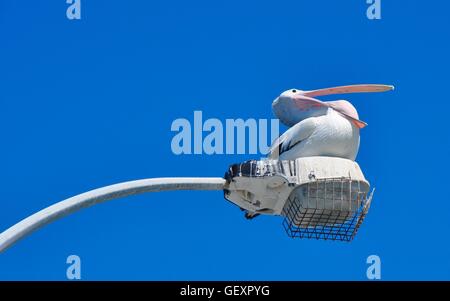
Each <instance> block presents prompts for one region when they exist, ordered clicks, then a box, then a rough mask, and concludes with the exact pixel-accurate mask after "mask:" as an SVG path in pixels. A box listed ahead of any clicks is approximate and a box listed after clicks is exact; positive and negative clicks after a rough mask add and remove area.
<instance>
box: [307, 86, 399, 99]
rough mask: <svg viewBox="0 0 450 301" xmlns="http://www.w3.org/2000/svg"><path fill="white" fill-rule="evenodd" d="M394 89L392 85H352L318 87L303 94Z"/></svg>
mask: <svg viewBox="0 0 450 301" xmlns="http://www.w3.org/2000/svg"><path fill="white" fill-rule="evenodd" d="M391 90H394V86H390V85H371V84H370V85H351V86H341V87H334V88H326V89H318V90H312V91H306V92H304V93H303V94H304V95H306V96H309V97H316V96H322V95H332V94H347V93H369V92H386V91H391Z"/></svg>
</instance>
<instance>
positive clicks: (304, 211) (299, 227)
mask: <svg viewBox="0 0 450 301" xmlns="http://www.w3.org/2000/svg"><path fill="white" fill-rule="evenodd" d="M369 189H370V187H369V185H368V183H367V182H364V181H359V180H354V179H351V178H350V177H340V178H325V179H313V180H312V181H310V182H308V183H305V184H302V185H300V186H299V187H297V188H296V189H295V190H294V191H293V192H292V193H291V195H290V196H289V198H288V200H287V201H286V204H285V205H284V207H283V211H282V215H283V216H285V218H284V220H283V226H284V228H285V230H286V232H287V234H288V235H289V236H290V237H292V238H313V239H314V238H315V239H323V240H340V241H351V240H352V239H353V238H354V236H355V235H356V233H357V231H358V229H359V227H360V226H361V223H362V222H363V220H364V217H365V216H366V214H367V212H368V210H369V207H370V204H371V201H372V196H373V191H372V193H370V195H369Z"/></svg>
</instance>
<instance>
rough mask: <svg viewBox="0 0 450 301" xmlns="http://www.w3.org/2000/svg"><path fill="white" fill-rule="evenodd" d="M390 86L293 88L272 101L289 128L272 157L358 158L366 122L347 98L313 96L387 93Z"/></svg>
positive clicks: (273, 149) (276, 144)
mask: <svg viewBox="0 0 450 301" xmlns="http://www.w3.org/2000/svg"><path fill="white" fill-rule="evenodd" d="M393 89H394V87H393V86H389V85H351V86H341V87H334V88H327V89H319V90H312V91H302V90H298V89H291V90H287V91H285V92H283V93H282V94H281V95H280V96H278V97H277V98H276V99H275V100H274V101H273V103H272V108H273V111H274V113H275V115H276V116H277V117H278V118H279V119H280V121H281V122H282V123H283V124H285V125H287V126H289V127H290V128H289V129H288V130H287V131H286V132H285V133H284V134H283V135H281V136H280V137H279V138H278V139H277V140H276V141H275V142H274V144H273V145H272V147H271V150H270V154H269V157H270V158H278V156H279V159H281V160H295V159H296V158H300V157H311V156H329V157H340V158H345V159H350V160H353V161H354V160H355V158H356V155H357V154H358V149H359V131H360V129H361V128H363V127H365V126H366V125H367V123H365V122H364V121H361V120H360V119H359V115H358V112H357V111H356V109H355V107H354V106H353V105H352V104H351V103H350V102H348V101H346V100H336V101H328V102H324V101H321V100H319V99H316V98H314V97H316V96H323V95H333V94H347V93H366V92H385V91H390V90H393Z"/></svg>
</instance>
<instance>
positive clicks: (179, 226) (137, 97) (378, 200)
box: [0, 0, 450, 280]
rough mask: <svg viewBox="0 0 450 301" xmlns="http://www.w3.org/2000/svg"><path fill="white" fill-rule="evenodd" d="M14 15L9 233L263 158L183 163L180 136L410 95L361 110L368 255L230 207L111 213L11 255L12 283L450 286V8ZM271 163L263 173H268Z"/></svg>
mask: <svg viewBox="0 0 450 301" xmlns="http://www.w3.org/2000/svg"><path fill="white" fill-rule="evenodd" d="M365 2H366V1H365V0H351V1H335V0H320V1H298V0H295V1H294V0H292V1H277V2H276V3H275V2H273V1H235V0H228V1H195V0H194V1H160V0H158V1H156V0H155V1H144V0H141V1H106V0H102V1H100V0H95V1H94V0H82V20H79V21H69V20H68V19H67V18H66V13H65V10H66V7H67V4H66V3H65V1H64V0H58V1H27V2H24V1H1V2H0V41H1V42H0V43H1V44H0V128H1V129H2V130H1V131H0V137H1V148H0V167H1V168H0V183H1V193H0V230H3V229H6V228H7V227H9V226H10V225H12V224H14V223H16V222H17V221H19V220H20V219H22V218H24V217H26V216H28V215H30V214H32V213H34V212H36V211H37V210H39V209H42V208H44V207H46V206H48V205H50V204H52V203H54V202H56V201H59V200H62V199H64V198H66V197H69V196H72V195H75V194H78V193H81V192H84V191H87V190H90V189H93V188H97V187H101V186H104V185H108V184H112V183H116V182H121V181H126V180H132V179H139V178H146V177H161V176H222V175H223V173H224V171H225V170H226V168H227V166H228V165H229V164H231V163H234V162H239V161H243V160H246V159H249V158H252V157H255V156H249V155H219V156H206V155H202V156H175V155H174V154H173V153H172V152H171V148H170V142H171V138H172V136H173V133H172V132H171V131H170V126H171V123H172V121H173V120H174V119H176V118H179V117H185V118H190V119H192V118H193V111H194V110H202V111H203V114H204V117H205V118H213V117H216V118H220V119H222V120H223V119H225V118H233V119H235V118H244V119H247V118H272V117H273V116H272V112H271V101H272V100H273V99H274V97H275V96H277V95H278V94H279V93H280V92H282V91H283V90H286V89H289V88H298V89H314V88H321V87H328V86H334V85H341V84H351V83H386V84H394V85H395V86H396V91H395V92H392V93H387V94H372V95H349V96H348V97H346V98H347V99H349V100H351V101H352V103H353V104H354V105H355V106H356V107H357V109H358V111H359V113H360V116H361V119H363V120H364V121H367V122H368V123H369V126H368V127H366V128H365V129H363V130H362V133H361V135H362V138H361V148H360V152H359V155H358V158H357V161H358V162H359V164H360V166H361V167H362V169H363V170H364V173H365V175H366V177H367V178H368V179H369V180H370V181H371V183H372V185H373V186H375V187H376V188H377V191H376V193H375V198H374V202H373V204H372V208H371V211H370V212H369V215H368V217H367V219H366V220H365V222H364V224H363V225H362V228H361V229H360V232H359V233H358V235H357V236H356V238H355V240H354V241H353V242H352V243H337V242H326V241H312V240H311V241H309V240H292V239H290V238H288V237H287V236H286V235H285V233H284V230H283V229H282V227H281V221H282V220H281V218H270V217H260V218H257V219H254V220H252V221H247V220H245V219H244V217H243V214H242V212H241V211H240V210H239V209H238V208H237V207H235V206H233V205H231V204H230V203H229V202H226V201H224V199H223V196H222V193H221V192H170V193H165V194H150V195H142V196H137V197H130V198H126V199H121V200H117V201H113V202H111V203H107V204H102V205H100V206H97V207H93V208H90V209H87V210H84V211H80V212H78V213H76V214H75V215H73V216H70V217H68V218H65V219H62V220H59V221H57V222H56V223H54V224H51V225H49V226H47V227H45V228H44V229H42V230H40V231H38V232H36V233H35V234H33V235H32V236H29V237H27V238H26V239H25V240H23V241H21V242H20V243H19V244H17V245H16V246H14V247H13V248H11V249H9V250H8V251H7V252H5V253H4V254H1V255H0V280H11V279H13V280H64V279H65V277H66V267H67V265H66V258H67V256H68V255H71V254H77V255H79V256H80V257H81V260H82V277H83V279H85V280H110V279H114V280H253V279H254V280H264V279H267V280H364V279H366V267H367V264H366V258H367V256H369V255H371V254H376V255H379V256H380V257H381V260H382V278H383V279H384V280H413V279H414V280H421V279H422V280H425V279H426V280H444V279H446V280H449V279H450V257H449V254H450V242H449V237H450V234H449V231H450V200H449V196H448V193H447V192H446V188H447V187H448V181H447V180H448V179H447V177H448V168H449V162H448V155H449V149H450V145H449V144H450V143H449V140H450V139H449V136H450V135H449V132H448V121H449V120H448V112H449V109H450V105H449V100H448V85H449V83H448V81H449V77H448V70H449V68H450V62H449V57H448V54H449V53H450V44H449V41H450V34H449V28H450V18H449V17H448V12H449V11H450V4H449V3H448V2H446V1H427V2H424V1H386V0H384V1H382V20H379V21H370V20H368V19H367V18H366V15H365V11H366V7H367V5H366V3H365ZM256 157H257V156H256Z"/></svg>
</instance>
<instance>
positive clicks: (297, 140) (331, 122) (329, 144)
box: [280, 108, 360, 160]
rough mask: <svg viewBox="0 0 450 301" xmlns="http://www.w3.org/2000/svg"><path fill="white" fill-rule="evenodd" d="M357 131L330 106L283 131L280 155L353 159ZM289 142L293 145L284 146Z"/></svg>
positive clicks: (356, 144) (288, 158)
mask: <svg viewBox="0 0 450 301" xmlns="http://www.w3.org/2000/svg"><path fill="white" fill-rule="evenodd" d="M359 131H360V129H359V128H358V127H357V126H356V125H355V124H354V123H353V122H351V121H350V120H348V119H347V118H345V117H343V116H342V115H340V114H339V113H337V112H336V111H334V110H333V109H331V108H329V109H328V111H327V114H326V115H322V116H318V117H310V118H307V119H305V120H303V121H301V122H299V123H297V124H296V125H294V126H293V127H291V128H290V129H289V130H287V131H286V132H285V133H284V134H283V136H282V137H281V138H280V142H281V143H282V147H281V152H280V159H281V160H295V159H296V158H302V157H311V156H328V157H339V158H345V159H350V160H355V158H356V155H357V154H358V149H359V140H360V137H359ZM289 145H293V146H292V147H291V148H290V149H288V150H286V148H287V147H286V146H289Z"/></svg>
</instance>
